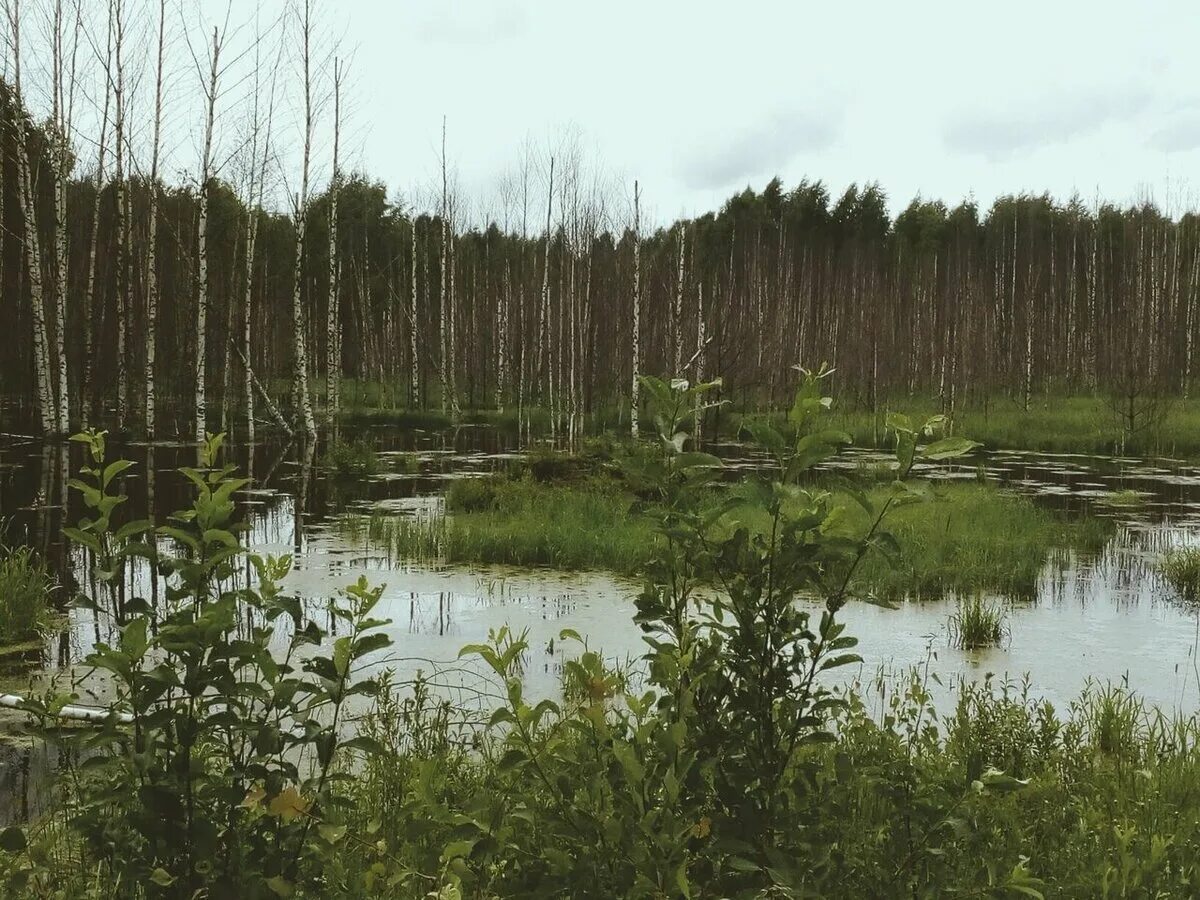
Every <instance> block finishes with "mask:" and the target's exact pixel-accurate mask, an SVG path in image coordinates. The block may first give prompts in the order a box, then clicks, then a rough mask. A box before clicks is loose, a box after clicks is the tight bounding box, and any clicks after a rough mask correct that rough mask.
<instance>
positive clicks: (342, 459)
mask: <svg viewBox="0 0 1200 900" xmlns="http://www.w3.org/2000/svg"><path fill="white" fill-rule="evenodd" d="M321 465H322V466H323V467H324V468H326V469H328V470H330V471H331V472H333V474H335V475H338V476H342V477H350V476H362V475H377V474H378V473H379V457H377V456H376V455H375V450H374V448H373V447H372V446H371V444H370V442H368V441H366V440H363V439H359V440H355V441H341V440H338V441H334V442H333V443H332V444H330V445H329V447H328V448H327V449H326V451H325V453H324V455H323V456H322V457H321Z"/></svg>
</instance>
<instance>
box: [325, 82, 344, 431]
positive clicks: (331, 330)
mask: <svg viewBox="0 0 1200 900" xmlns="http://www.w3.org/2000/svg"><path fill="white" fill-rule="evenodd" d="M341 98H342V70H341V64H340V61H339V60H337V59H335V60H334V61H333V175H332V177H331V178H330V179H329V299H328V304H327V307H326V328H325V414H326V416H327V417H328V420H329V426H330V427H331V428H332V427H333V426H334V425H335V423H336V421H337V413H338V405H339V403H340V400H341V397H340V394H341V365H342V353H341V350H342V326H341V319H340V313H339V309H338V274H339V271H340V270H339V266H338V245H337V243H338V191H339V189H340V187H341V180H342V173H341V170H340V169H338V141H339V139H340V137H341V125H342V115H341V114H342V107H341Z"/></svg>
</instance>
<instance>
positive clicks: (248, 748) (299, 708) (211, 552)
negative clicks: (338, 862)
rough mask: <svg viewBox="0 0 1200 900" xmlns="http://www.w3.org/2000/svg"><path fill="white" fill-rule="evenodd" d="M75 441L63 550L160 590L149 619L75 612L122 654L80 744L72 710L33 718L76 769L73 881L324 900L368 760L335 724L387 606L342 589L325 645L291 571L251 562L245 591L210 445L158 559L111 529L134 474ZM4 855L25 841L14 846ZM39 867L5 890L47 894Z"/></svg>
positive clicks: (94, 438)
mask: <svg viewBox="0 0 1200 900" xmlns="http://www.w3.org/2000/svg"><path fill="white" fill-rule="evenodd" d="M77 439H79V440H83V441H84V442H85V443H86V444H87V446H88V448H89V451H90V455H91V459H92V461H93V466H89V467H85V468H84V469H83V470H82V472H81V477H80V479H78V480H77V481H75V482H73V484H74V486H75V487H77V488H78V489H79V490H80V491H81V492H82V493H83V495H84V501H85V503H86V504H87V506H88V507H89V509H91V510H92V511H93V512H94V517H89V518H87V519H84V520H83V521H82V522H81V523H80V525H79V527H78V528H77V529H72V530H71V531H70V534H71V536H72V537H73V538H74V539H75V540H76V541H77V542H79V543H80V544H82V545H83V546H84V547H86V548H87V549H88V550H89V551H90V552H91V553H92V554H93V555H94V558H95V561H96V566H97V572H96V575H97V577H98V578H99V579H100V580H101V582H102V583H104V582H112V581H113V580H114V579H117V580H118V581H119V579H120V577H121V570H122V567H123V565H124V564H125V563H126V562H127V561H128V560H129V559H131V558H134V557H137V556H142V557H145V558H147V559H148V560H150V561H151V562H152V563H155V564H157V565H158V567H159V570H160V573H161V574H162V575H163V576H164V577H165V584H166V589H165V596H164V597H163V598H162V599H161V600H160V602H159V604H158V605H157V606H156V605H152V604H151V603H150V602H148V601H147V600H145V599H142V598H129V599H127V600H126V601H125V602H124V603H123V604H122V605H121V606H120V607H119V608H117V609H113V608H112V607H111V606H110V605H109V603H108V602H107V601H108V599H109V598H108V596H107V595H104V594H102V595H101V596H99V597H80V598H79V605H81V606H85V607H89V608H90V609H92V611H93V613H94V614H95V615H97V616H108V615H114V614H115V616H116V619H117V622H118V638H117V640H116V641H115V642H114V643H112V644H111V645H110V644H106V643H98V644H97V645H96V648H95V650H94V651H93V652H92V653H91V654H90V655H89V656H88V657H87V659H86V660H85V661H84V662H85V665H87V666H90V667H92V668H94V669H96V670H99V671H100V672H102V673H104V676H105V678H106V683H107V685H108V688H109V692H110V693H111V694H112V697H113V699H112V703H111V706H110V710H111V712H110V714H109V715H108V716H107V717H105V718H104V719H103V721H101V722H99V723H97V724H95V725H93V726H90V727H89V728H88V729H87V730H86V731H80V730H78V729H72V728H64V727H59V726H57V725H56V724H55V719H54V713H55V712H56V710H57V708H60V707H61V705H62V704H64V703H66V702H67V701H68V700H70V699H71V698H70V697H67V696H50V697H47V698H44V699H42V700H38V701H30V702H29V703H28V704H27V708H28V709H29V711H30V712H31V713H33V714H35V716H38V717H40V719H41V720H42V723H43V724H42V728H41V731H42V733H43V734H44V735H46V736H47V737H48V738H49V739H51V740H52V741H54V742H55V743H57V744H59V745H61V746H62V748H63V754H62V757H63V758H64V759H67V760H71V759H74V760H81V762H79V764H78V765H76V766H73V767H71V768H70V770H69V779H68V783H69V787H70V789H69V791H68V792H67V793H66V795H65V796H64V797H63V800H62V802H63V803H64V804H65V805H66V808H65V818H66V822H67V826H68V828H69V833H70V840H71V841H74V842H77V843H78V845H79V847H80V849H81V851H82V856H83V860H85V861H86V862H85V864H84V868H85V869H93V868H96V867H98V871H99V877H100V878H101V880H102V883H104V884H105V885H107V886H108V887H109V888H110V890H111V894H112V895H115V896H167V897H188V898H191V897H198V896H208V897H246V898H254V897H275V896H283V897H286V896H290V895H291V894H293V893H294V892H295V891H296V890H298V889H304V890H308V891H311V892H313V893H314V894H317V895H320V894H321V893H322V892H323V879H324V871H323V870H324V862H325V860H327V859H328V858H330V857H331V856H332V855H333V854H335V853H336V852H337V850H338V848H339V846H340V845H341V843H342V842H343V841H344V840H345V839H346V837H347V834H346V833H347V824H346V816H347V799H346V797H347V783H348V781H349V780H350V778H351V776H350V775H349V773H348V771H347V760H346V757H347V756H348V755H350V754H353V753H355V752H356V751H369V750H371V749H373V747H374V744H373V742H371V741H370V740H369V738H367V737H365V736H359V737H351V738H347V737H346V735H345V730H346V729H345V728H344V727H343V725H344V717H345V715H346V711H347V709H348V707H349V704H350V703H351V702H352V701H353V699H354V698H355V697H370V696H372V695H373V694H374V693H375V691H376V688H377V684H376V682H375V681H374V680H372V679H369V678H365V679H364V678H358V677H356V675H355V671H354V670H355V665H356V663H358V662H359V661H361V660H362V658H363V657H364V656H366V655H367V654H368V653H371V652H372V651H374V650H378V649H380V648H381V647H383V646H385V645H386V644H388V643H389V639H388V638H387V636H386V635H384V634H382V633H380V632H379V631H377V630H376V629H377V627H378V626H379V625H381V624H383V623H382V622H381V621H380V620H378V619H374V618H372V617H371V611H372V609H373V608H374V607H375V605H376V603H377V602H378V600H379V597H380V593H381V592H380V590H379V589H377V588H376V589H373V588H370V587H369V586H368V585H367V584H366V582H365V581H364V580H362V579H360V580H359V581H358V582H357V583H356V584H354V585H352V586H350V587H349V588H348V589H347V590H346V592H345V593H344V595H343V596H341V597H340V598H337V599H335V600H333V601H332V602H331V603H330V605H329V607H328V621H329V622H330V626H331V627H330V628H329V629H326V628H323V627H321V626H320V625H319V624H318V623H317V622H316V621H314V620H313V619H311V618H309V617H307V616H306V615H305V614H304V611H303V610H302V608H301V605H300V601H299V600H298V599H297V598H295V597H291V596H287V595H286V594H284V593H283V592H282V591H281V589H280V587H279V582H280V580H281V579H282V578H283V577H284V576H285V575H286V574H287V572H288V570H289V568H290V565H291V561H290V558H288V557H282V558H275V557H266V558H263V557H259V556H249V557H248V559H249V562H250V564H251V565H252V567H253V570H254V572H255V575H256V577H255V579H254V580H253V581H252V582H251V583H249V584H247V583H246V581H245V580H242V579H239V578H238V577H237V574H238V571H239V570H241V569H244V567H245V564H246V559H247V555H246V551H245V550H244V549H243V547H242V546H241V544H240V542H239V539H238V532H239V531H241V530H242V526H241V525H239V524H238V523H237V520H236V518H235V514H234V513H235V507H234V500H233V494H234V492H235V491H237V490H238V489H239V488H240V487H241V486H243V485H244V484H245V483H246V482H245V479H241V478H237V477H235V475H234V474H233V467H232V466H228V465H225V466H221V465H219V464H218V456H219V451H220V447H221V438H220V437H214V438H210V439H208V441H207V442H206V443H205V444H204V445H203V447H202V452H201V456H202V465H201V467H199V468H184V469H181V470H180V471H181V472H182V474H183V475H184V476H185V477H186V478H187V479H188V480H189V481H191V482H192V484H193V486H194V489H195V500H194V502H193V504H192V506H191V508H189V509H186V510H183V511H181V512H179V513H176V514H175V515H174V516H173V517H172V519H171V522H170V524H168V525H164V526H162V527H160V528H158V529H157V537H159V538H162V539H164V540H168V541H170V542H172V543H173V544H174V545H175V552H173V553H170V554H164V555H162V556H160V555H159V554H158V552H157V550H156V547H155V543H154V541H155V537H156V535H155V532H154V531H152V529H151V526H150V523H149V522H130V523H126V524H124V525H122V526H120V527H115V524H114V522H113V519H112V516H113V513H114V512H115V511H116V510H117V508H118V507H119V505H120V503H121V501H122V500H123V498H122V497H121V496H120V495H116V494H113V493H111V490H112V486H113V479H114V478H115V476H116V475H117V474H118V473H119V472H121V471H123V470H124V469H125V468H128V467H129V466H130V465H132V463H129V462H127V461H123V460H118V461H116V462H111V463H107V464H106V461H105V441H104V434H103V433H95V432H89V433H87V434H84V435H81V436H77ZM277 645H279V646H280V647H281V648H282V652H279V650H277ZM5 841H6V842H7V844H8V846H10V847H12V848H15V849H19V848H20V847H21V846H22V845H23V844H24V842H25V841H24V837H23V835H21V834H20V833H19V832H13V831H10V832H7V833H6V834H5ZM34 849H35V850H36V844H35V847H34ZM36 862H37V856H36V855H31V856H29V857H23V858H18V859H17V860H15V861H13V865H12V867H11V869H10V870H9V871H8V872H7V873H6V877H7V879H8V886H9V887H10V888H13V889H16V890H18V891H21V892H26V893H25V895H26V896H42V895H45V896H50V895H52V894H53V890H54V889H55V888H56V887H57V886H58V885H59V884H60V880H61V879H62V877H63V873H61V872H54V871H47V870H46V869H45V868H43V867H40V866H38V865H36Z"/></svg>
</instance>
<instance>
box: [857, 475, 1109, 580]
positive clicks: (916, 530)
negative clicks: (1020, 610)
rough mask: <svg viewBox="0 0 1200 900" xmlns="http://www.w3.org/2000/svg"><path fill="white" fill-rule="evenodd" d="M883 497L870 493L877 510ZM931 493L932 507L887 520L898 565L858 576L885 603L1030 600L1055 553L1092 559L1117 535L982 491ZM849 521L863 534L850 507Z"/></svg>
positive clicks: (963, 487) (883, 564) (963, 486)
mask: <svg viewBox="0 0 1200 900" xmlns="http://www.w3.org/2000/svg"><path fill="white" fill-rule="evenodd" d="M885 490H886V489H885V488H877V489H876V490H875V491H873V492H872V496H873V499H874V501H875V503H876V504H878V503H880V502H882V500H883V499H884V491H885ZM933 493H934V499H932V500H929V501H926V502H924V503H913V504H908V505H904V506H900V507H898V508H896V509H894V510H893V511H892V512H891V513H889V515H888V518H887V520H886V522H885V527H886V528H887V530H889V531H890V532H891V533H892V534H893V535H894V536H895V537H896V541H897V543H898V544H899V545H900V560H899V563H898V564H897V565H893V564H892V562H891V561H890V560H888V559H886V558H885V557H883V556H881V555H873V556H868V557H867V558H866V559H865V560H864V561H863V564H862V566H861V568H860V573H859V585H860V588H861V589H864V590H871V591H874V592H875V593H876V594H877V595H879V596H881V597H883V598H885V599H890V600H896V599H901V598H904V597H910V598H913V597H916V598H927V597H928V598H936V597H941V596H944V595H946V594H948V593H962V594H967V593H971V592H975V591H990V592H995V593H1001V594H1008V595H1015V596H1028V595H1031V594H1032V593H1033V592H1034V590H1035V588H1036V585H1037V578H1038V575H1039V573H1040V572H1041V570H1042V567H1043V566H1044V565H1045V563H1046V561H1047V559H1048V558H1049V557H1050V555H1051V554H1052V553H1054V552H1056V551H1061V550H1075V551H1079V552H1083V553H1089V552H1095V551H1097V550H1099V549H1100V548H1101V547H1103V545H1104V543H1105V542H1106V541H1107V540H1108V539H1109V538H1110V537H1111V536H1112V532H1113V529H1114V527H1115V526H1114V525H1113V523H1112V522H1111V521H1109V520H1107V519H1101V518H1091V517H1088V518H1083V519H1070V520H1069V519H1065V518H1063V517H1060V516H1057V515H1055V514H1054V513H1052V512H1050V511H1049V510H1047V509H1045V508H1043V507H1041V506H1038V505H1037V504H1036V503H1034V502H1033V501H1032V500H1031V499H1029V498H1028V497H1024V496H1022V495H1020V494H1016V493H1013V492H1011V491H1007V490H1004V489H1001V488H997V487H994V486H991V485H986V484H967V483H956V484H948V485H943V486H938V487H935V488H934V489H933ZM846 516H847V519H848V520H849V521H850V523H852V524H851V526H850V527H851V528H852V529H854V530H855V531H857V532H859V533H861V530H862V529H863V528H864V527H865V526H866V513H865V512H863V511H862V510H861V509H860V508H859V507H857V506H854V505H849V504H847V506H846Z"/></svg>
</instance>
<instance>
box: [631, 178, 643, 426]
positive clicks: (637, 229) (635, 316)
mask: <svg viewBox="0 0 1200 900" xmlns="http://www.w3.org/2000/svg"><path fill="white" fill-rule="evenodd" d="M639 200H640V198H639V195H638V183H637V182H636V181H635V182H634V183H633V311H632V313H631V319H632V321H631V325H630V330H631V332H632V337H631V339H630V342H631V346H630V354H631V356H632V357H633V380H632V382H631V384H630V391H629V433H630V434H631V435H633V436H634V437H635V438H636V437H637V436H638V404H639V402H640V400H641V388H642V386H641V382H640V381H639V378H640V377H641V374H642V373H641V371H640V368H639V367H640V365H641V352H640V351H641V348H640V347H639V343H640V341H641V313H642V238H641V213H640V209H639Z"/></svg>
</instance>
